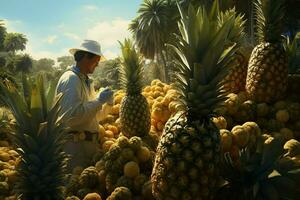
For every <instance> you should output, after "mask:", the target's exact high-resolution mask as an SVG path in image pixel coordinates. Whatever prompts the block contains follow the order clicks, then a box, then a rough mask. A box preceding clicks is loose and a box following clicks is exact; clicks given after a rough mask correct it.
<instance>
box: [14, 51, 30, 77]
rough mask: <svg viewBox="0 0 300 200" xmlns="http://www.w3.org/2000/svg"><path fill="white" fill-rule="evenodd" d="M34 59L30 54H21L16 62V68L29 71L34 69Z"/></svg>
mask: <svg viewBox="0 0 300 200" xmlns="http://www.w3.org/2000/svg"><path fill="white" fill-rule="evenodd" d="M32 66H33V61H32V59H31V57H30V56H29V55H28V54H24V55H21V56H20V57H19V58H18V59H17V60H16V63H15V70H16V71H17V72H18V71H21V72H25V73H28V72H30V70H31V69H32Z"/></svg>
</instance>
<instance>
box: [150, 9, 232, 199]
mask: <svg viewBox="0 0 300 200" xmlns="http://www.w3.org/2000/svg"><path fill="white" fill-rule="evenodd" d="M214 6H216V5H214ZM179 9H180V8H179ZM180 13H181V21H180V22H179V30H180V33H181V36H178V40H179V42H178V43H177V46H172V47H173V49H174V50H175V52H176V53H177V54H178V58H180V59H178V60H177V61H178V68H179V73H177V74H176V77H175V78H176V81H177V83H178V85H177V90H178V91H179V93H180V94H181V95H180V97H179V100H180V102H181V103H182V104H184V107H185V111H183V112H178V113H177V114H176V115H175V116H173V117H172V118H170V119H169V120H168V122H167V123H166V126H165V128H164V131H163V134H162V136H161V140H160V142H159V145H158V147H157V154H156V157H155V164H154V168H153V171H152V175H151V180H152V183H153V186H152V191H153V194H154V196H155V198H156V199H158V200H162V199H164V200H167V199H173V200H176V199H180V200H181V199H195V200H196V199H212V198H213V196H214V191H215V189H216V185H217V181H218V179H219V175H218V174H219V169H218V167H219V162H220V156H221V154H220V153H221V139H220V132H219V129H218V128H217V127H216V125H215V124H214V123H213V121H212V116H213V114H214V110H215V109H216V108H217V107H218V105H219V104H220V103H222V102H223V101H224V100H225V95H226V94H224V92H223V90H222V84H221V81H222V79H223V78H224V76H225V75H226V73H227V72H228V69H227V67H226V63H227V61H228V60H229V59H231V57H232V56H233V54H234V52H235V50H236V48H235V47H234V46H231V47H228V45H227V41H226V40H227V36H228V34H229V31H230V29H232V27H233V24H234V19H233V18H232V17H231V18H229V19H228V20H227V21H226V22H224V23H223V25H222V26H221V27H219V28H217V26H216V23H215V21H214V20H212V19H211V18H210V17H209V16H208V14H207V12H206V10H205V9H204V8H202V7H200V8H198V9H197V10H195V9H194V8H193V7H192V6H190V7H189V9H188V13H183V11H182V10H181V9H180ZM210 16H211V15H210ZM226 47H228V48H226Z"/></svg>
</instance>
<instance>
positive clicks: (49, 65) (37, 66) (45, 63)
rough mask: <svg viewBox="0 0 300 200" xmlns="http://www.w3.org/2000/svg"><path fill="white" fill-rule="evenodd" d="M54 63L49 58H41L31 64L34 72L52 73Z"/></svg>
mask: <svg viewBox="0 0 300 200" xmlns="http://www.w3.org/2000/svg"><path fill="white" fill-rule="evenodd" d="M54 64H55V61H54V60H52V59H51V58H41V59H39V60H35V61H34V62H33V68H34V70H35V71H52V70H53V66H54Z"/></svg>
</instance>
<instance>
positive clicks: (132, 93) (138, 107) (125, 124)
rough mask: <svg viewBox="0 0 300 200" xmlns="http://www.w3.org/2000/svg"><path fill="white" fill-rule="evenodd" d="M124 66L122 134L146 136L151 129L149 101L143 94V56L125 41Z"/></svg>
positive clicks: (123, 47)
mask: <svg viewBox="0 0 300 200" xmlns="http://www.w3.org/2000/svg"><path fill="white" fill-rule="evenodd" d="M120 45H121V50H122V64H121V67H120V76H121V80H120V81H121V85H122V87H123V89H124V90H126V95H125V97H124V98H123V99H122V102H121V108H120V123H121V129H122V133H123V134H125V135H126V136H128V137H132V136H140V137H142V136H145V135H147V134H148V133H149V130H150V127H151V118H150V110H149V106H148V102H147V99H146V98H145V97H144V96H143V95H142V94H141V93H142V88H143V86H142V85H143V66H142V59H141V56H140V55H139V54H138V52H137V51H136V50H135V48H134V44H133V43H132V42H131V41H130V40H129V39H125V41H124V43H123V44H122V43H120Z"/></svg>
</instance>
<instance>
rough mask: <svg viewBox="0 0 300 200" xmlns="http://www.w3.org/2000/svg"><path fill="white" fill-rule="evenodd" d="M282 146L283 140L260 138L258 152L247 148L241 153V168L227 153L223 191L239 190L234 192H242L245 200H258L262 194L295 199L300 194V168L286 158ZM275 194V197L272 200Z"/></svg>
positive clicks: (224, 160) (265, 196)
mask: <svg viewBox="0 0 300 200" xmlns="http://www.w3.org/2000/svg"><path fill="white" fill-rule="evenodd" d="M283 144H284V143H283V140H282V139H281V138H268V139H267V140H266V141H264V139H263V138H259V140H258V142H257V146H256V150H255V152H252V151H251V150H250V148H248V147H246V148H244V149H241V150H240V151H239V157H238V163H239V165H236V164H234V162H233V160H232V158H231V156H230V153H228V152H227V153H225V154H224V157H223V162H222V163H223V164H222V165H223V166H222V167H223V178H224V179H225V180H226V181H227V184H225V185H223V187H222V189H223V190H224V189H225V190H226V189H228V190H230V189H234V188H238V190H240V191H232V192H235V193H241V195H244V199H258V196H260V195H263V197H264V198H266V199H278V198H279V197H280V198H283V199H295V197H297V196H298V195H299V194H300V190H299V189H297V184H298V183H299V181H300V166H299V165H296V164H295V162H293V161H292V160H291V159H286V158H284V157H283V155H284V149H283ZM286 185H288V187H289V188H287V187H286ZM249 188H250V190H249ZM282 188H284V189H282ZM284 190H285V191H284ZM287 190H288V191H289V192H287ZM244 191H248V192H249V191H250V195H252V198H249V197H247V198H246V196H245V195H249V193H247V194H245V193H244ZM270 192H271V193H270ZM272 192H273V194H272ZM273 195H276V198H270V196H273ZM267 197H268V198H267ZM273 197H274V196H273Z"/></svg>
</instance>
